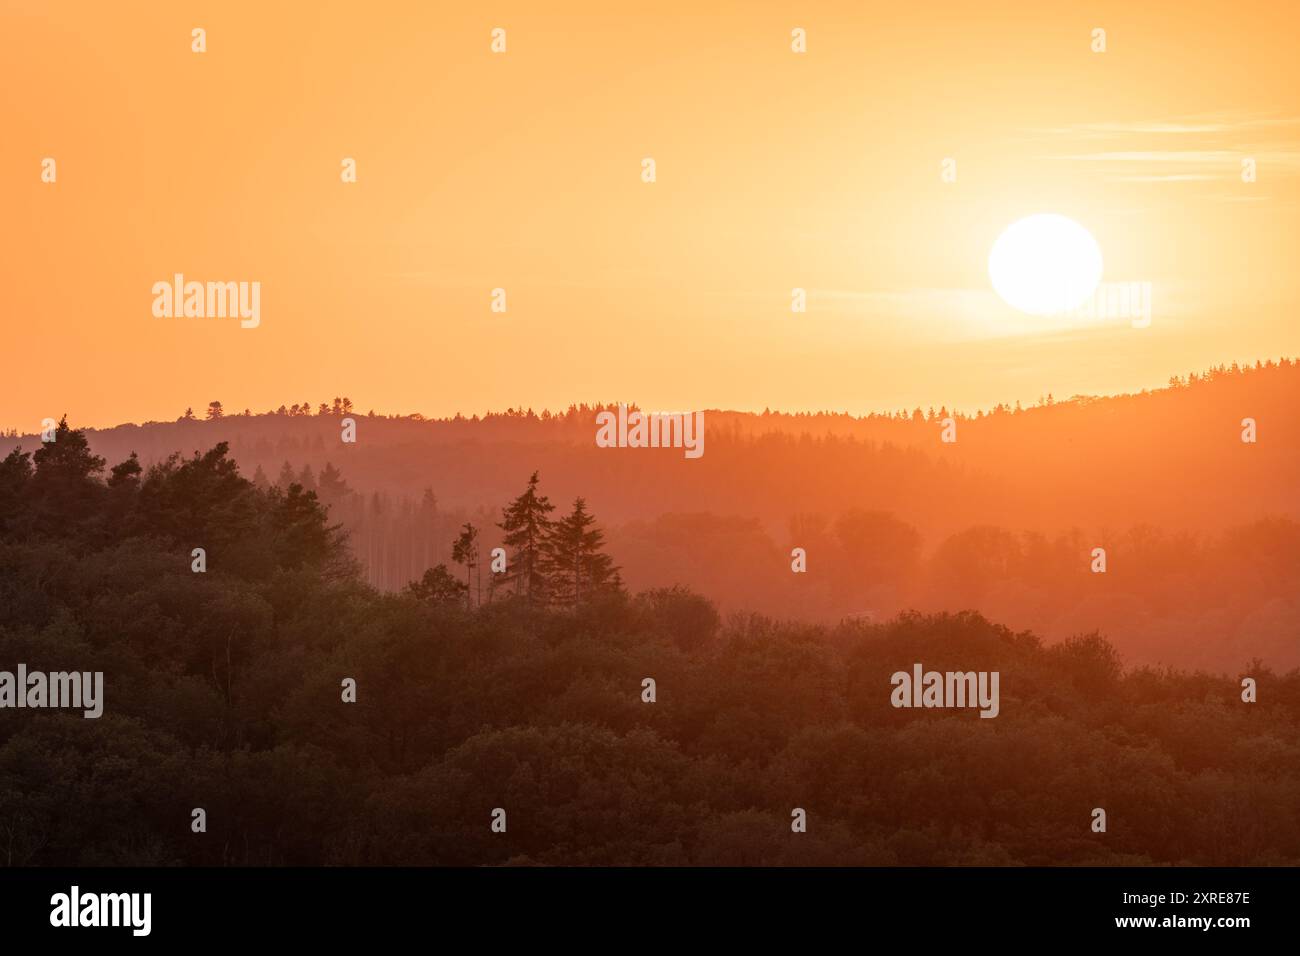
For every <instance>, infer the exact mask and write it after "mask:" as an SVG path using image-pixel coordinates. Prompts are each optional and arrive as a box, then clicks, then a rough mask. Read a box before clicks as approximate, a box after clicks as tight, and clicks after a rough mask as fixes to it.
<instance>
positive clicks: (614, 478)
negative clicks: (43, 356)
mask: <svg viewBox="0 0 1300 956" xmlns="http://www.w3.org/2000/svg"><path fill="white" fill-rule="evenodd" d="M601 407H606V406H597V405H575V406H573V407H571V408H569V409H567V410H564V411H561V412H559V413H551V412H549V411H546V410H543V411H541V412H538V413H534V412H533V411H532V410H528V409H524V410H518V409H509V410H507V411H506V412H504V413H500V414H489V415H485V416H481V417H480V416H469V417H465V416H455V417H452V418H448V419H442V420H432V419H425V418H424V417H423V416H420V415H409V416H395V415H379V414H376V413H374V412H373V411H367V412H366V413H362V412H360V411H358V410H357V409H356V408H354V405H353V401H352V400H351V399H349V398H344V397H340V398H337V399H331V400H327V401H322V402H317V403H315V404H314V405H313V403H310V402H307V401H300V402H293V403H290V404H289V405H288V406H287V407H281V408H277V409H273V410H269V411H266V412H262V413H257V414H254V413H253V412H252V411H251V410H243V411H236V410H235V409H234V408H233V407H232V408H223V407H222V404H221V403H220V402H216V401H213V402H211V403H210V404H208V405H206V407H205V405H204V404H199V405H198V411H197V412H195V411H194V410H193V409H178V411H179V412H182V414H180V415H178V419H177V420H175V421H171V422H155V423H146V424H144V425H122V426H118V427H115V428H111V429H103V430H93V429H87V430H86V436H87V439H88V441H89V442H90V445H91V448H92V450H93V452H94V453H95V454H97V455H100V456H102V457H104V458H106V459H107V460H109V461H120V460H122V459H124V458H126V457H128V456H129V455H130V454H131V453H132V452H136V453H138V456H139V461H140V463H141V464H142V466H144V467H148V466H150V465H152V464H154V463H158V462H163V461H165V460H166V459H167V458H168V456H169V455H171V454H172V453H173V452H175V451H177V450H181V451H183V452H184V453H186V454H189V453H192V452H195V451H197V450H200V449H210V448H212V447H214V446H215V445H216V444H218V443H219V442H223V441H224V442H227V443H228V444H229V449H230V455H231V457H233V458H234V459H235V460H236V461H238V462H239V463H240V466H241V468H242V469H243V471H244V473H245V474H246V475H247V476H248V477H249V478H251V479H252V480H253V481H254V482H255V483H256V484H257V485H258V487H259V488H260V489H262V490H263V491H266V490H269V489H270V488H271V487H272V486H274V487H278V488H279V489H280V491H281V492H282V493H287V492H288V490H289V488H290V487H291V486H292V485H293V484H299V485H301V486H302V487H303V489H304V491H315V492H316V493H317V496H318V499H319V501H320V502H321V503H323V504H325V505H328V506H329V508H330V515H331V518H332V520H333V521H334V522H335V523H338V524H340V525H342V527H343V529H344V530H345V531H347V533H348V540H349V542H350V547H351V550H352V553H353V555H354V557H355V558H356V560H357V562H358V563H359V565H360V569H361V574H362V576H363V579H364V580H365V581H367V582H368V583H370V584H373V585H374V586H375V587H377V588H379V589H380V590H384V591H393V592H396V591H400V590H402V589H404V588H405V587H407V586H408V585H409V584H410V583H411V582H412V581H414V580H417V579H419V578H420V577H421V576H422V575H423V574H424V573H425V572H426V571H427V570H428V569H429V568H432V567H435V566H437V565H438V564H439V563H443V564H447V565H448V566H449V567H450V568H454V567H455V565H456V562H455V561H454V559H453V555H452V547H453V544H454V543H455V541H456V540H457V539H458V538H459V536H460V533H461V531H462V529H463V528H464V526H465V524H466V523H470V524H473V525H474V526H475V527H476V528H477V529H478V531H479V533H480V538H479V540H478V546H479V547H480V548H481V549H482V551H483V553H484V554H487V553H489V552H490V551H491V549H493V548H496V547H500V546H502V545H503V540H502V532H501V531H500V529H499V528H497V527H496V525H497V523H498V521H499V510H500V505H501V503H502V502H503V501H506V500H508V499H510V498H512V497H513V496H514V495H516V494H517V493H518V491H519V487H520V483H521V481H522V479H523V478H526V477H527V476H528V475H530V474H531V473H532V472H533V471H539V472H540V473H541V475H543V476H544V477H545V482H546V487H547V490H548V493H549V494H550V496H551V497H552V498H553V499H554V500H555V501H557V502H559V503H562V505H563V506H564V507H565V508H568V507H569V505H570V504H571V503H572V502H573V501H574V499H575V498H577V497H579V496H581V497H582V498H583V499H584V501H585V502H586V504H587V506H588V508H589V510H590V511H592V512H593V513H595V514H597V515H599V516H600V521H601V527H602V530H603V531H604V533H605V538H606V544H607V547H608V549H609V550H610V552H611V553H613V554H615V555H616V556H617V563H618V565H619V566H620V569H621V575H622V580H623V581H624V582H625V583H626V585H627V586H628V587H629V588H631V589H632V590H634V591H640V590H648V589H655V588H668V587H672V586H674V585H677V584H687V585H689V586H690V587H691V588H692V589H693V590H695V591H698V592H699V593H700V594H703V595H705V596H707V597H708V598H709V599H710V600H712V601H714V602H715V603H716V604H717V605H718V607H719V609H720V610H721V611H722V613H723V614H724V615H725V614H727V613H730V612H732V611H740V612H746V611H758V612H761V613H764V614H768V615H772V616H775V617H780V618H786V617H793V618H797V619H799V620H803V621H812V622H817V623H821V624H825V625H826V626H828V627H833V626H834V625H836V624H837V623H838V622H839V621H841V620H843V619H844V618H846V617H857V618H862V619H868V620H874V621H883V620H887V619H889V618H891V617H893V616H894V615H896V614H898V613H899V612H901V611H904V610H908V609H919V610H922V611H925V612H927V613H941V612H944V611H950V612H958V611H962V610H965V609H968V608H977V609H979V610H980V611H981V612H982V613H984V614H985V615H986V616H988V617H989V618H990V619H992V620H996V621H999V622H1001V623H1004V624H1006V625H1007V626H1009V627H1012V628H1015V629H1017V630H1032V631H1033V632H1034V633H1035V634H1037V635H1039V636H1040V637H1042V638H1043V639H1044V641H1046V642H1048V643H1053V642H1056V641H1060V640H1064V639H1065V638H1067V637H1069V636H1070V635H1071V634H1075V633H1080V632H1086V631H1091V630H1094V629H1100V630H1103V631H1104V632H1105V633H1106V635H1107V636H1108V638H1109V639H1110V640H1111V641H1112V642H1113V643H1114V645H1115V646H1116V648H1117V649H1118V651H1119V652H1120V655H1121V657H1122V659H1123V661H1124V663H1125V664H1126V665H1141V664H1150V665H1152V666H1161V665H1172V666H1176V667H1183V668H1206V669H1211V670H1214V671H1216V672H1217V671H1225V670H1229V669H1231V668H1234V667H1237V666H1239V665H1240V663H1241V662H1242V661H1244V660H1249V659H1250V658H1251V657H1254V656H1260V657H1263V658H1265V659H1267V660H1269V661H1271V662H1273V663H1274V665H1275V666H1279V667H1284V668H1290V667H1295V666H1300V497H1298V496H1297V494H1296V490H1297V488H1298V487H1300V416H1297V415H1296V414H1295V409H1296V408H1298V407H1300V362H1295V361H1292V360H1290V359H1286V358H1283V359H1281V360H1278V361H1274V360H1268V361H1260V362H1256V363H1253V364H1241V365H1236V364H1234V365H1231V366H1223V367H1219V368H1215V369H1210V370H1208V371H1205V372H1203V373H1193V374H1190V375H1187V376H1181V377H1178V378H1174V379H1172V380H1171V381H1170V382H1169V385H1168V387H1166V388H1161V389H1158V390H1154V391H1150V392H1145V393H1142V394H1137V395H1119V396H1112V397H1107V398H1091V397H1074V398H1070V399H1064V400H1061V399H1058V398H1054V397H1052V396H1049V395H1045V396H1044V398H1043V400H1042V402H1040V403H1038V404H1037V405H1035V406H1033V407H1025V408H1019V407H1006V406H998V407H995V408H993V409H989V410H987V411H983V412H977V413H974V414H971V415H964V414H960V413H956V412H949V410H948V409H946V408H944V407H942V406H940V407H938V408H936V409H912V410H910V411H906V412H903V411H898V412H894V413H889V414H872V415H865V416H856V417H855V416H850V415H843V414H781V413H775V412H767V413H762V414H744V413H737V412H725V411H708V412H706V415H705V423H706V427H705V430H706V433H707V442H706V445H705V454H704V455H703V457H701V458H700V459H698V460H693V461H692V460H687V459H685V458H684V457H683V456H682V454H681V452H680V451H676V450H671V449H668V450H643V451H635V452H632V453H630V454H622V453H619V452H618V451H610V450H609V449H601V448H597V447H595V445H594V443H593V435H594V433H595V427H594V415H595V414H596V411H597V410H598V408H601ZM949 415H951V416H952V417H953V419H954V421H955V423H956V437H957V441H956V442H954V443H952V444H944V443H942V442H941V441H940V422H941V421H942V420H943V419H944V418H945V417H948V416H949ZM1246 418H1250V419H1252V420H1253V421H1254V422H1255V423H1256V425H1257V441H1255V442H1252V443H1246V442H1243V441H1242V420H1243V419H1246ZM348 420H355V422H356V429H357V441H356V443H355V444H348V443H344V442H342V441H341V440H340V424H341V423H342V422H344V421H348ZM17 444H25V445H26V446H27V447H28V448H31V447H35V446H36V445H38V444H39V437H38V436H35V435H33V436H17V435H10V436H9V437H7V438H4V439H0V457H3V456H4V455H5V454H6V453H7V452H8V451H9V450H10V448H12V447H13V446H15V445H17ZM795 547H800V548H803V549H804V550H805V552H806V554H807V573H806V574H792V573H791V571H790V565H791V557H790V556H791V550H792V549H793V548H795ZM1095 547H1104V548H1105V549H1106V551H1107V555H1108V559H1109V566H1108V569H1107V573H1106V574H1104V575H1101V574H1093V573H1091V572H1090V570H1089V564H1090V561H1091V557H1090V555H1091V551H1092V549H1093V548H1095ZM457 573H458V574H459V571H457ZM493 581H494V579H493V578H490V577H488V578H485V580H484V582H483V584H484V589H485V590H486V589H487V588H489V587H490V586H491V585H492V583H493Z"/></svg>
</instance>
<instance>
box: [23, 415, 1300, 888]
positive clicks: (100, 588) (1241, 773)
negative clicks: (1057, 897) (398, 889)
mask: <svg viewBox="0 0 1300 956" xmlns="http://www.w3.org/2000/svg"><path fill="white" fill-rule="evenodd" d="M545 476H546V472H545V471H544V470H543V471H542V473H541V475H540V476H539V475H537V474H535V473H534V472H533V469H531V468H529V469H526V470H525V469H521V470H520V471H519V472H518V473H517V474H515V475H513V476H512V479H511V480H512V482H513V484H514V488H513V491H512V492H511V493H510V494H509V495H505V496H502V499H501V501H499V502H498V504H497V507H496V509H495V513H493V514H492V515H490V516H489V517H488V519H487V520H490V521H491V525H490V527H489V525H488V524H487V521H486V520H484V518H483V517H480V518H479V520H478V522H477V523H475V522H474V521H469V522H467V523H468V524H469V525H470V527H469V528H466V527H465V526H464V524H465V523H459V524H458V526H457V527H456V528H455V529H453V530H454V533H453V534H452V535H450V536H449V537H450V540H448V541H446V542H441V543H440V545H439V554H442V553H444V552H445V553H446V555H447V557H448V558H449V559H450V561H451V563H450V564H447V563H446V562H443V561H439V562H437V563H435V564H433V565H430V566H426V567H424V568H423V569H422V573H420V574H419V575H418V576H416V577H415V578H414V579H413V580H411V581H409V582H407V584H406V586H404V587H402V588H401V589H400V590H395V591H383V590H379V589H376V588H375V587H373V586H372V585H371V584H369V583H367V581H366V580H365V578H364V576H363V574H362V572H361V570H360V567H359V564H358V561H357V559H356V556H355V554H354V552H353V550H352V548H350V547H349V545H348V542H347V539H346V533H345V531H344V529H343V528H341V527H340V526H339V525H338V524H337V523H334V522H335V519H334V518H332V517H331V515H330V512H329V509H328V508H327V506H326V505H325V504H324V503H323V502H322V499H321V497H320V496H319V495H318V493H317V491H313V490H310V489H306V488H304V487H303V486H302V485H301V484H300V483H298V482H288V481H286V487H278V486H276V485H275V484H272V483H270V482H254V481H252V480H250V479H249V478H246V477H244V476H243V475H242V474H241V473H240V469H239V467H238V466H237V464H236V461H235V460H232V458H231V457H230V454H229V449H228V447H227V446H226V445H224V444H221V443H218V444H216V445H215V446H213V447H211V448H210V449H209V450H208V451H205V452H196V453H195V454H194V455H193V456H191V457H182V456H176V455H170V456H165V457H161V458H160V459H159V460H156V461H154V462H152V463H151V464H149V465H148V466H145V465H143V464H142V463H141V462H140V460H139V459H138V457H137V456H134V455H132V456H123V457H122V459H121V460H120V461H119V462H118V463H117V464H115V465H113V466H112V467H109V465H108V462H107V461H106V460H105V459H104V458H103V457H101V456H99V455H97V454H96V453H95V452H94V451H93V450H92V448H91V446H90V445H89V443H88V441H87V438H86V435H85V434H84V433H83V432H81V431H79V430H76V429H73V428H71V427H69V426H68V425H67V424H66V423H63V424H61V425H60V426H59V429H58V431H57V434H56V436H55V441H53V442H49V443H44V444H41V445H40V446H39V447H37V448H36V450H35V451H34V452H29V451H25V450H22V449H21V448H19V449H15V450H14V451H12V452H10V453H8V454H7V456H6V457H4V458H3V460H0V669H5V668H9V669H12V668H13V667H14V666H15V665H16V664H17V663H20V662H21V663H25V664H26V665H27V667H28V668H30V669H45V670H49V671H55V670H79V671H102V672H103V673H104V675H105V702H104V715H103V716H102V717H101V718H99V719H84V718H83V717H82V716H81V714H80V713H74V712H67V711H49V710H44V711H38V710H15V709H0V862H3V863H5V864H8V865H55V864H252V865H278V864H363V863H375V864H777V865H783V864H811V865H836V864H884V865H891V864H1034V863H1038V864H1100V863H1114V864H1139V863H1152V862H1154V863H1182V864H1223V865H1232V864H1246V863H1253V864H1292V865H1294V864H1297V863H1300V734H1297V730H1298V729H1300V672H1297V671H1295V670H1292V671H1290V672H1289V673H1281V672H1276V671H1275V670H1273V669H1271V667H1270V666H1269V663H1268V662H1261V661H1259V660H1251V659H1250V658H1249V657H1242V658H1241V659H1240V661H1239V662H1238V667H1237V668H1236V669H1235V670H1231V671H1228V670H1225V671H1223V672H1219V673H1213V674H1210V673H1203V672H1186V671H1175V670H1170V669H1155V668H1150V667H1125V666H1123V664H1122V662H1121V660H1120V656H1119V654H1118V653H1117V651H1116V649H1115V647H1113V646H1112V645H1111V644H1110V643H1109V642H1108V641H1107V640H1106V639H1105V637H1104V636H1102V635H1100V634H1098V633H1095V632H1091V633H1088V632H1085V633H1079V634H1075V635H1072V636H1070V637H1069V638H1068V639H1065V640H1061V641H1058V642H1055V643H1052V644H1050V645H1047V644H1044V643H1043V642H1042V641H1040V640H1039V638H1038V637H1036V636H1035V635H1034V634H1032V633H1029V632H1025V631H1016V630H1012V629H1009V628H1007V627H1005V626H1001V625H999V624H996V623H992V622H990V621H989V620H987V619H985V618H984V617H982V616H980V615H979V614H977V613H974V612H972V611H960V612H957V613H918V612H903V613H900V614H898V615H896V616H892V617H890V618H889V619H886V620H866V619H863V618H861V617H859V618H856V619H852V618H850V619H845V620H842V621H840V622H838V623H826V624H818V623H795V622H782V621H778V620H775V619H772V618H770V617H767V616H763V615H760V614H756V613H746V612H740V611H736V612H733V613H730V614H727V615H725V616H724V615H720V614H719V612H718V610H717V608H716V607H715V605H714V604H713V603H712V602H711V601H709V600H708V599H706V598H705V597H702V596H700V595H698V594H695V593H692V592H691V591H689V590H686V589H685V588H683V587H657V588H650V589H642V590H640V591H639V593H635V594H631V593H629V590H628V588H627V587H626V586H625V584H624V583H623V576H622V574H621V572H620V569H619V567H618V562H619V561H620V556H619V554H618V553H617V551H616V550H614V549H613V548H612V547H610V548H607V544H608V542H607V541H606V540H604V539H602V536H601V526H600V524H599V522H598V521H597V518H596V516H597V515H599V514H600V509H598V508H595V509H593V508H589V507H588V506H587V505H586V502H585V500H584V501H579V500H574V498H576V495H575V496H573V497H570V496H569V495H567V494H566V496H565V498H564V499H562V500H563V501H565V502H569V501H572V507H571V508H570V507H569V506H567V505H560V504H557V505H554V506H553V505H552V504H551V502H550V500H549V499H548V498H547V496H546V494H545V484H544V483H543V480H542V479H543V478H544V477H545ZM559 500H561V499H558V498H557V501H559ZM471 531H472V532H473V533H471ZM489 531H490V532H491V534H492V535H494V536H495V537H494V541H495V540H499V541H500V542H501V546H502V547H503V549H504V550H505V552H506V554H507V567H506V569H505V570H504V571H502V572H499V574H500V579H499V581H498V583H497V584H495V585H493V584H491V582H492V576H493V575H496V574H498V572H496V571H494V570H492V568H491V566H490V561H491V558H490V557H489V554H490V549H491V548H492V547H495V546H496V545H495V544H494V543H489V542H488V541H486V540H484V537H483V536H485V535H487V534H488V533H489ZM1279 533H1280V532H1279ZM1287 533H1289V532H1287ZM197 548H201V549H203V562H204V563H203V565H202V572H201V573H198V571H197V570H196V568H197V565H196V561H197V560H198V559H196V557H195V549H197ZM958 571H960V569H959V568H958ZM958 576H959V577H960V574H959V575H958ZM481 578H487V581H488V584H487V585H486V586H483V587H480V586H479V584H480V579H481ZM488 592H490V593H488ZM914 662H924V664H925V666H926V667H927V668H936V669H939V670H945V669H955V670H963V671H965V670H996V671H998V672H1000V674H1001V694H1002V699H1001V709H1000V714H999V716H998V717H997V719H994V720H984V719H980V718H979V716H978V715H977V714H976V713H975V712H973V711H969V710H964V711H963V710H934V711H927V710H900V709H895V708H894V707H892V706H891V704H890V675H891V673H893V672H895V671H897V670H899V669H906V668H910V667H911V666H912V665H913V663H914ZM1243 677H1251V678H1253V679H1254V680H1255V681H1256V683H1257V687H1258V701H1257V702H1254V703H1246V702H1244V701H1243V699H1242V689H1241V686H1242V685H1241V679H1242V678H1243ZM647 678H649V679H652V680H653V682H654V684H653V691H654V693H653V695H652V696H653V700H649V699H648V695H649V692H648V691H647V690H646V687H647V684H646V680H647ZM349 682H354V684H353V688H354V694H355V699H354V700H353V699H351V697H350V694H349V689H348V685H349ZM196 808H201V809H202V810H204V813H205V822H206V826H205V828H204V829H203V831H202V832H196V830H195V827H194V823H193V820H194V814H193V811H194V810H195V809H196ZM796 808H798V809H802V810H804V811H805V812H806V816H807V828H806V832H794V831H793V830H792V824H791V820H792V811H793V810H795V809H796ZM1095 808H1104V809H1105V811H1106V814H1107V818H1108V826H1107V829H1106V831H1105V832H1095V831H1094V830H1093V828H1092V826H1091V824H1092V822H1093V816H1092V813H1093V810H1094V809H1095ZM498 809H500V810H504V811H505V813H506V820H507V821H508V825H507V826H506V827H505V829H504V832H497V831H496V830H494V828H493V827H492V822H493V819H494V817H493V814H494V811H496V810H498Z"/></svg>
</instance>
